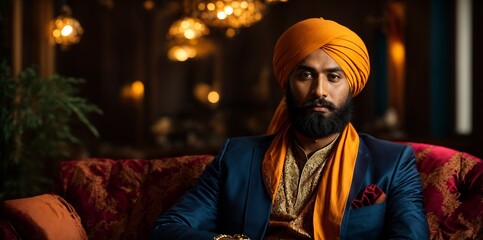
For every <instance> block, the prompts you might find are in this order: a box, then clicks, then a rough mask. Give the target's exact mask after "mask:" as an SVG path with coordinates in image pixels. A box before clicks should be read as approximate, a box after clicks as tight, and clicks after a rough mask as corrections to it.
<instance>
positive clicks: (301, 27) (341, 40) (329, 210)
mask: <svg viewBox="0 0 483 240" xmlns="http://www.w3.org/2000/svg"><path fill="white" fill-rule="evenodd" d="M319 48H320V49H322V50H324V51H325V52H326V53H327V54H328V55H329V56H330V57H331V58H332V59H334V61H335V62H336V63H337V64H338V65H339V66H340V67H341V68H342V70H343V71H344V74H345V76H346V79H347V81H348V82H349V87H350V90H351V93H352V96H356V95H357V94H359V93H360V92H361V91H362V89H363V88H364V86H365V84H366V82H367V78H368V76H369V71H370V65H369V54H368V53H367V49H366V46H365V44H364V42H363V41H362V40H361V39H360V38H359V36H357V34H355V33H354V32H353V31H351V30H350V29H348V28H346V27H344V26H342V25H340V24H338V23H336V22H334V21H330V20H325V19H323V18H310V19H307V20H303V21H301V22H298V23H296V24H295V25H293V26H292V27H290V28H289V29H287V30H286V31H285V32H284V33H283V34H282V36H280V38H279V39H278V41H277V44H276V45H275V50H274V55H273V70H274V73H275V76H276V78H277V79H278V81H279V82H280V85H281V87H282V89H283V90H284V91H286V89H287V85H288V84H287V82H288V80H289V78H290V74H291V73H292V71H293V70H294V69H295V67H296V66H297V64H299V62H300V61H302V60H303V59H304V58H305V57H307V56H308V55H309V54H311V53H312V52H313V51H315V50H317V49H319ZM289 126H290V122H289V118H288V113H287V107H286V105H285V99H282V101H281V102H280V105H279V106H278V108H277V110H276V112H275V114H274V116H273V118H272V121H271V123H270V125H269V128H268V133H269V134H276V136H275V139H274V140H273V142H272V144H271V145H270V147H269V149H268V150H267V152H266V153H265V157H264V160H263V166H262V168H263V175H264V179H265V181H266V184H267V186H268V188H269V191H270V194H271V196H272V201H274V199H275V194H276V193H277V188H278V186H279V183H280V176H281V174H282V170H283V165H284V162H285V155H286V149H287V147H288V146H289V143H290V140H289V134H288V129H289ZM358 147H359V136H358V134H357V132H356V131H355V129H354V127H353V126H352V124H350V123H349V124H348V125H347V126H346V128H345V129H344V130H343V131H342V132H341V133H340V135H339V138H338V142H337V145H336V146H334V149H333V150H332V153H331V155H330V156H329V159H328V160H327V164H326V166H325V169H324V171H323V173H322V176H321V180H320V183H319V187H318V190H317V193H316V201H315V206H314V214H313V226H314V238H315V239H316V240H321V239H336V238H339V231H340V224H341V221H342V217H343V215H344V211H345V206H346V202H347V198H348V196H349V191H350V186H351V183H352V176H353V172H354V167H355V162H356V159H357V152H358Z"/></svg>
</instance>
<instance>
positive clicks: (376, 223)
mask: <svg viewBox="0 0 483 240" xmlns="http://www.w3.org/2000/svg"><path fill="white" fill-rule="evenodd" d="M385 214H386V202H382V203H379V204H376V205H372V206H367V207H361V208H354V209H350V211H349V221H348V222H347V229H346V236H347V237H346V239H365V240H368V239H378V238H379V236H381V234H382V231H383V229H384V216H385Z"/></svg>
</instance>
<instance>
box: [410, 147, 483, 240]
mask: <svg viewBox="0 0 483 240" xmlns="http://www.w3.org/2000/svg"><path fill="white" fill-rule="evenodd" d="M408 144H409V145H411V146H412V147H413V149H414V150H415V153H416V158H417V167H418V170H419V172H420V174H421V179H422V183H423V194H424V207H425V209H426V216H427V218H428V223H429V227H430V235H431V237H430V239H458V240H460V239H483V232H482V230H483V229H482V224H483V222H482V216H483V185H482V184H483V162H482V160H481V159H479V158H477V157H475V156H472V155H470V154H467V153H464V152H459V151H456V150H453V149H449V148H445V147H441V146H435V145H430V144H422V143H408Z"/></svg>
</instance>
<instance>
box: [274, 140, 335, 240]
mask: <svg viewBox="0 0 483 240" xmlns="http://www.w3.org/2000/svg"><path fill="white" fill-rule="evenodd" d="M334 142H335V140H334V141H333V142H331V143H330V144H329V145H327V146H326V147H324V148H322V149H320V150H318V151H316V152H315V153H314V154H313V155H312V156H307V154H306V153H305V151H304V150H303V149H302V147H300V146H299V145H298V144H297V142H296V141H293V142H292V144H291V145H290V147H289V148H288V149H287V155H286V158H285V163H284V167H283V174H282V179H281V182H280V186H279V188H278V189H277V191H278V192H277V195H276V196H277V197H276V199H275V202H274V205H273V208H272V213H271V215H270V222H269V228H268V233H267V237H266V238H265V239H270V238H280V237H283V238H297V239H300V238H313V225H312V216H313V214H312V213H313V209H314V203H315V194H314V192H315V190H316V189H317V185H318V182H319V179H320V176H321V172H322V170H323V168H324V165H325V162H326V161H327V158H328V155H329V153H330V150H331V149H332V146H333V145H334Z"/></svg>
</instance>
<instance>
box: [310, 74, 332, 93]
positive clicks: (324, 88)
mask: <svg viewBox="0 0 483 240" xmlns="http://www.w3.org/2000/svg"><path fill="white" fill-rule="evenodd" d="M328 90H329V83H328V80H327V78H326V77H325V76H323V75H322V74H320V75H319V76H318V77H317V78H316V79H315V80H314V81H313V84H312V91H313V93H314V95H315V96H316V97H318V98H326V97H327V96H328Z"/></svg>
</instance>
